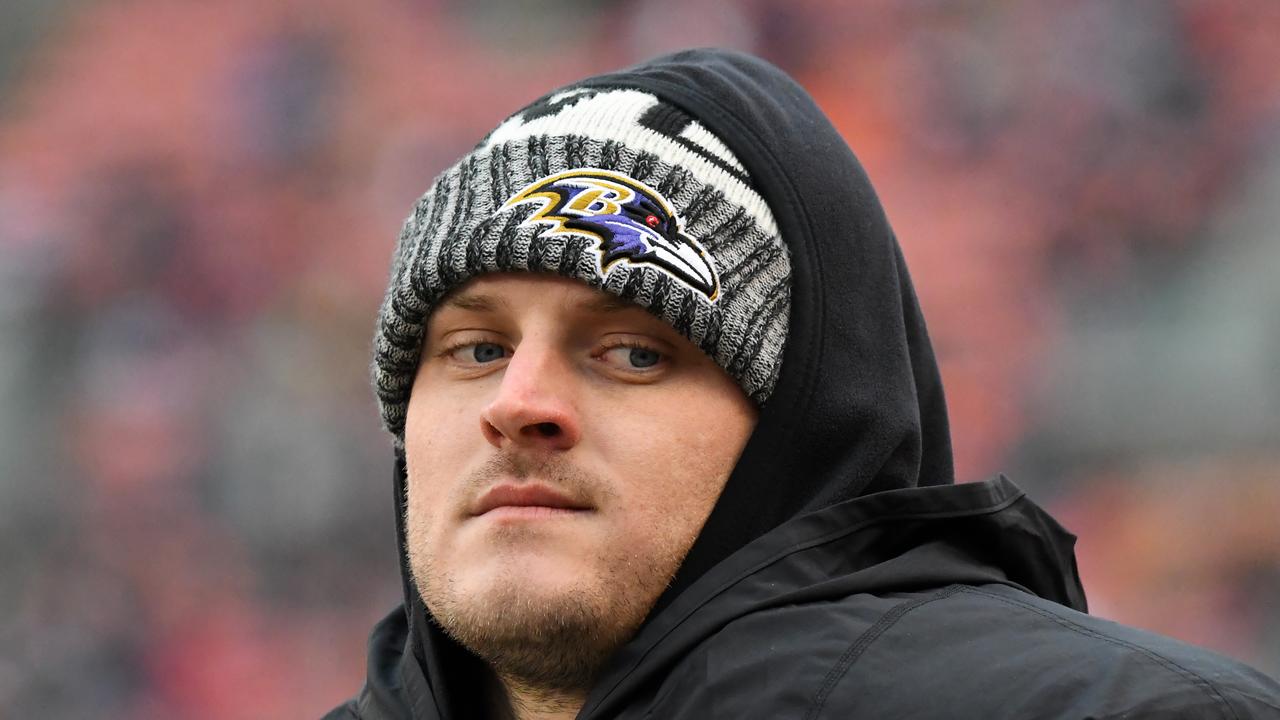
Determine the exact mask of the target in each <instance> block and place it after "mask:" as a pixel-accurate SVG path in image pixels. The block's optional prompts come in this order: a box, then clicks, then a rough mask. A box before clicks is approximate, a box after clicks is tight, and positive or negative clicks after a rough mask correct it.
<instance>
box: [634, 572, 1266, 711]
mask: <svg viewBox="0 0 1280 720" xmlns="http://www.w3.org/2000/svg"><path fill="white" fill-rule="evenodd" d="M864 716H865V717H912V718H921V719H924V718H939V719H941V718H954V717H983V718H1020V719H1024V718H1083V717H1091V718H1099V719H1102V718H1122V717H1143V718H1149V717H1155V718H1160V717H1197V718H1218V717H1221V718H1234V719H1236V720H1244V719H1245V718H1272V719H1277V718H1280V685H1278V684H1277V683H1276V682H1275V681H1274V680H1271V679H1270V678H1267V677H1266V676H1264V675H1262V674H1261V673H1259V672H1257V671H1256V670H1253V669H1252V668H1249V667H1247V666H1245V665H1243V664H1240V663H1238V662H1235V661H1233V660H1229V659H1227V658H1225V657H1222V656H1220V655H1216V654H1214V653H1211V652H1209V651H1206V650H1203V649H1200V648H1196V647H1193V646H1191V645H1187V644H1186V643H1181V642H1178V641H1175V640H1172V639H1170V638H1166V637H1162V636H1159V635H1155V634H1153V633H1148V632H1144V631H1141V630H1137V629H1135V628H1131V627H1127V626H1123V625H1119V624H1117V623H1113V622H1110V621H1106V620H1102V619H1100V618H1096V617H1093V616H1090V615H1086V614H1084V613H1079V612H1076V611H1074V610H1071V609H1069V608H1066V607H1064V606H1061V605H1058V604H1057V603H1054V602H1051V601H1048V600H1044V599H1041V598H1037V597H1035V596H1033V595H1030V594H1028V593H1025V592H1023V591H1021V590H1018V589H1015V588H1012V587H1008V586H1003V585H984V586H977V587H975V586H967V585H952V586H949V587H946V588H940V589H933V590H928V591H921V592H911V593H899V594H892V595H866V594H860V595H851V596H848V597H846V598H843V599H840V600H835V601H831V602H822V603H806V604H802V605H792V606H786V607H779V608H771V609H768V610H763V611H759V612H755V613H751V614H749V615H746V616H743V617H741V618H739V619H737V620H735V621H733V622H731V623H729V624H728V625H726V626H725V627H724V628H723V629H722V630H721V631H720V632H718V633H716V634H715V635H714V636H712V637H710V638H708V639H707V640H706V641H704V642H703V643H701V644H700V645H699V646H698V647H697V648H696V649H695V650H694V651H693V652H691V653H689V654H688V655H687V656H686V657H685V658H684V660H683V661H682V662H681V663H679V665H678V667H677V668H676V669H675V671H674V672H672V673H671V674H670V675H668V677H667V679H666V681H665V682H664V683H663V684H662V688H661V689H659V691H658V692H657V693H656V696H655V700H654V703H653V705H651V706H650V711H649V715H648V717H653V718H658V717H662V718H673V719H675V718H680V719H683V718H721V717H723V718H730V717H732V718H774V717H794V718H803V719H804V720H818V718H847V717H864Z"/></svg>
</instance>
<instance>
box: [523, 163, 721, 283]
mask: <svg viewBox="0 0 1280 720" xmlns="http://www.w3.org/2000/svg"><path fill="white" fill-rule="evenodd" d="M528 202H537V203H540V204H541V207H540V208H538V210H537V212H535V213H533V214H532V215H530V216H529V218H528V219H526V220H525V221H524V223H523V224H525V225H529V224H538V225H542V226H543V227H545V228H547V229H546V230H545V231H544V233H543V234H544V236H547V235H577V236H581V237H586V238H589V239H591V240H594V241H596V245H595V250H596V254H597V257H598V258H599V261H600V264H599V269H600V273H601V275H602V276H604V277H608V275H609V271H610V270H612V269H613V267H614V266H615V265H616V264H618V263H620V262H622V263H628V264H631V265H650V266H653V267H657V268H659V269H661V270H662V271H664V272H666V273H667V274H668V275H670V276H671V277H673V278H675V279H676V280H678V281H680V282H682V283H684V284H685V285H687V286H689V287H690V288H692V289H694V290H696V291H697V292H700V293H702V294H703V295H705V296H706V297H707V299H708V300H710V301H711V302H713V303H714V302H715V301H716V300H717V299H718V298H719V297H720V277H719V275H718V274H717V273H716V268H715V265H714V264H712V261H711V257H710V255H708V254H707V251H706V250H704V249H703V247H702V245H700V244H699V243H698V241H697V240H694V239H693V238H692V237H690V236H688V235H686V234H685V233H684V231H683V228H682V227H681V226H680V219H679V218H678V217H677V216H676V214H675V212H674V211H673V210H672V209H671V205H670V204H669V203H667V201H666V199H665V198H663V197H662V196H661V195H659V194H658V192H657V191H656V190H654V189H653V188H651V187H649V186H647V185H645V184H644V183H642V182H640V181H638V180H634V179H632V178H629V177H627V176H626V175H622V174H619V173H615V172H610V171H608V170H598V169H595V168H579V169H576V170H569V171H567V172H562V173H557V174H555V175H552V176H550V177H546V178H543V179H541V180H538V181H537V182H534V183H532V184H530V185H529V186H528V187H526V188H525V189H523V190H521V191H520V192H518V193H516V194H515V195H513V196H512V197H511V199H510V200H507V202H506V203H504V204H503V206H502V208H501V209H502V210H506V209H508V208H513V207H515V206H517V205H521V204H523V203H528Z"/></svg>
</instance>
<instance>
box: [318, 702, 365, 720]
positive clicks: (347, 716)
mask: <svg viewBox="0 0 1280 720" xmlns="http://www.w3.org/2000/svg"><path fill="white" fill-rule="evenodd" d="M320 720H360V715H359V714H358V713H357V712H356V701H355V700H348V701H347V702H344V703H342V704H341V705H339V706H338V707H336V708H334V709H332V710H330V711H329V712H327V713H325V715H324V717H322V718H320Z"/></svg>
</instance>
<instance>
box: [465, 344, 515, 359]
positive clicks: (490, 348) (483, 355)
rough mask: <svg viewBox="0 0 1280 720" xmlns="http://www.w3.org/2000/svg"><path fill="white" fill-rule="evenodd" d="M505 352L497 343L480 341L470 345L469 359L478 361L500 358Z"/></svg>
mask: <svg viewBox="0 0 1280 720" xmlns="http://www.w3.org/2000/svg"><path fill="white" fill-rule="evenodd" d="M506 354H507V351H506V350H505V349H504V348H503V347H502V346H501V345H499V344H497V343H488V342H481V343H474V344H472V345H471V359H472V360H475V361H476V362H478V363H489V362H493V361H494V360H501V359H502V358H503V357H505V356H506Z"/></svg>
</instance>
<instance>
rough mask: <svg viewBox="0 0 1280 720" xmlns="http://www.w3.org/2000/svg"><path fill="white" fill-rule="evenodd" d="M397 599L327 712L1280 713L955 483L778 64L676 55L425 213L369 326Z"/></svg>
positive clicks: (840, 151) (1053, 527)
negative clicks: (1092, 594)
mask: <svg viewBox="0 0 1280 720" xmlns="http://www.w3.org/2000/svg"><path fill="white" fill-rule="evenodd" d="M374 373H375V380H376V385H377V391H378V397H379V400H380V403H381V408H382V414H383V420H384V423H385V424H386V426H387V428H388V429H389V430H390V431H391V433H392V435H393V437H394V444H395V447H396V450H397V467H396V498H397V510H398V517H399V520H400V523H399V527H398V531H399V537H400V546H401V559H402V570H403V576H404V592H405V604H404V607H403V608H399V609H397V610H395V611H394V612H392V613H391V615H389V616H388V617H387V618H386V619H385V620H383V621H382V622H381V623H380V624H379V626H378V627H377V628H376V629H375V630H374V633H373V636H372V638H371V640H370V647H369V666H368V667H369V669H368V679H367V681H366V684H365V687H364V688H363V690H362V691H361V692H360V693H359V694H358V695H357V696H356V697H355V698H354V699H353V700H351V701H350V702H348V703H347V704H345V705H344V706H342V707H340V708H338V709H336V710H335V711H334V712H333V713H331V715H330V717H332V718H353V717H356V718H366V719H370V720H372V719H381V718H433V719H435V718H438V719H444V718H522V719H523V718H573V717H578V718H654V719H658V718H661V719H663V720H667V719H671V718H689V719H692V718H699V719H701V718H827V717H830V718H852V717H877V718H879V717H888V718H899V717H912V718H951V717H963V718H996V717H1000V718H1006V717H1007V718H1039V717H1052V718H1060V717H1061V718H1068V717H1069V718H1085V717H1094V718H1102V717H1174V716H1176V717H1197V718H1198V717H1233V718H1245V717H1280V687H1278V686H1277V684H1276V683H1275V682H1274V681H1272V680H1270V679H1268V678H1266V677H1264V676H1262V675H1260V674H1259V673H1257V672H1256V671H1253V670H1251V669H1249V668H1247V667H1244V666H1242V665H1239V664H1237V663H1234V662H1232V661H1230V660H1227V659H1225V658H1221V657H1218V656H1216V655H1212V654H1210V653H1207V652H1205V651H1202V650H1198V649H1195V648H1192V647H1190V646H1187V645H1184V644H1181V643H1178V642H1175V641H1173V640H1169V639H1166V638H1161V637H1159V636H1155V635H1151V634H1148V633H1144V632H1141V631H1138V630H1135V629H1132V628H1127V627H1123V626H1119V625H1116V624H1114V623H1109V622H1106V621H1102V620H1099V619H1096V618H1093V617H1090V616H1088V615H1086V614H1085V612H1084V611H1085V600H1084V594H1083V590H1082V589H1081V587H1080V583H1079V579H1078V576H1077V574H1076V570H1075V562H1074V557H1073V555H1072V551H1071V546H1072V542H1073V538H1072V537H1071V536H1070V535H1069V534H1068V533H1067V532H1066V531H1064V530H1063V529H1062V528H1060V527H1059V526H1058V524H1057V523H1056V522H1054V520H1053V519H1052V518H1051V517H1049V516H1048V515H1047V514H1045V513H1044V512H1043V511H1042V510H1040V509H1039V508H1038V507H1037V506H1035V505H1034V504H1033V503H1032V502H1031V501H1030V500H1028V499H1027V498H1026V497H1024V495H1023V493H1022V492H1021V491H1019V490H1018V489H1017V488H1016V487H1015V486H1014V485H1013V484H1012V483H1010V482H1009V481H1008V480H1005V479H1003V478H997V479H995V480H992V481H988V482H985V483H973V484H965V485H955V484H953V479H952V467H951V450H950V439H949V434H948V426H947V416H946V409H945V404H944V399H943V394H942V387H941V384H940V381H939V377H938V371H937V368H936V365H935V362H934V359H933V354H932V350H931V348H930V345H929V340H928V336H927V333H926V331H925V325H924V321H923V318H922V317H921V315H920V310H919V307H918V305H917V302H916V298H915V295H914V291H913V290H912V287H911V282H910V280H909V278H908V276H907V271H906V267H905V265H904V264H903V260H902V256H901V253H900V251H899V248H898V246H897V243H896V241H895V239H894V237H893V233H892V231H891V230H890V228H889V225H888V223H887V221H886V220H885V217H884V215H883V213H882V211H881V209H880V206H879V203H878V201H877V200H876V197H875V194H874V192H873V191H872V189H871V185H870V183H869V181H868V180H867V178H866V176H865V175H864V174H863V172H862V169H861V167H860V166H859V165H858V163H857V160H856V159H855V158H854V157H853V155H852V154H851V153H850V151H849V149H848V148H847V147H846V146H845V144H844V143H843V141H842V140H841V139H840V137H839V136H838V135H837V133H836V132H835V130H834V129H833V128H832V127H831V125H830V124H829V123H828V122H827V120H826V119H825V118H824V117H823V115H822V113H821V112H820V111H819V110H818V109H817V107H816V106H815V105H814V103H813V101H812V100H811V99H810V98H809V96H808V95H807V94H806V93H805V92H804V91H803V90H802V89H801V88H800V87H798V86H797V85H796V84H795V83H794V82H793V81H792V80H790V79H789V78H788V77H786V76H785V75H784V74H783V73H781V72H780V71H779V70H777V69H776V68H774V67H772V66H770V65H768V64H766V63H764V62H761V61H759V60H757V59H754V58H751V57H747V56H743V55H739V54H733V53H725V52H716V51H694V52H686V53H680V54H677V55H673V56H669V57H665V58H660V59H658V60H654V61H652V62H650V63H647V64H644V65H641V66H638V67H636V68H632V69H629V70H624V71H621V72H618V73H613V74H608V75H604V76H600V77H596V78H591V79H588V80H585V81H582V82H580V83H577V84H575V85H573V86H570V87H568V88H565V89H562V90H560V91H557V92H554V93H552V94H551V95H548V96H547V97H545V98H543V99H542V100H540V101H538V102H536V103H534V104H533V105H531V106H530V107H528V108H525V109H524V110H522V111H521V112H519V113H516V114H515V115H514V116H512V117H511V118H510V119H508V120H507V121H505V122H504V123H502V124H501V125H500V126H499V127H498V128H496V129H495V130H494V131H493V132H492V133H490V134H489V136H487V137H486V138H485V139H484V140H483V141H481V143H480V144H479V145H478V146H477V147H476V149H475V150H473V151H472V152H471V153H469V154H468V155H467V156H465V157H464V158H462V159H461V160H460V161H459V162H458V163H457V164H456V165H455V166H454V167H452V168H451V169H449V170H448V171H446V172H445V173H443V174H442V175H441V176H440V177H439V178H438V179H437V181H436V182H435V184H434V186H433V187H432V189H431V190H430V191H428V193H427V194H426V195H425V196H424V197H423V198H422V200H421V201H420V202H419V203H418V205H417V207H416V208H415V211H414V213H413V215H412V216H411V217H410V218H409V220H408V221H407V222H406V224H405V229H404V232H403V233H402V235H401V238H400V242H399V244H398V247H397V251H396V256H395V261H394V267H393V269H392V278H391V285H390V287H389V289H388V292H387V296H386V300H385V302H384V303H383V306H382V309H381V316H380V321H379V325H378V331H377V337H376V340H375V362H374Z"/></svg>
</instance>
